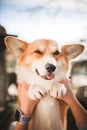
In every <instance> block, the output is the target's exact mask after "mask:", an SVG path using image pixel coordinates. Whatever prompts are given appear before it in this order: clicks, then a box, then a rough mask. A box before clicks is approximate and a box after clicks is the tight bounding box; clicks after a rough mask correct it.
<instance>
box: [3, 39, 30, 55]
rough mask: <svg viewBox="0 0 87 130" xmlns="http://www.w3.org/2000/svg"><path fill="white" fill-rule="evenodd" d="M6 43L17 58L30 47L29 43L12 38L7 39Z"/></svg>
mask: <svg viewBox="0 0 87 130" xmlns="http://www.w3.org/2000/svg"><path fill="white" fill-rule="evenodd" d="M4 42H5V45H6V47H7V48H8V50H9V51H10V52H11V53H12V54H14V55H15V56H16V57H19V56H20V55H21V54H22V53H23V52H24V51H25V49H26V48H27V46H28V45H29V44H28V43H26V42H24V41H22V40H19V39H17V38H16V37H12V36H7V37H5V39H4Z"/></svg>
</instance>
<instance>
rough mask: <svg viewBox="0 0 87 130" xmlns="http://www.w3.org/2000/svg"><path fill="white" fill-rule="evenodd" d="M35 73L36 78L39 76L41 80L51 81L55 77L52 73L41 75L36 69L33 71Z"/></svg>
mask: <svg viewBox="0 0 87 130" xmlns="http://www.w3.org/2000/svg"><path fill="white" fill-rule="evenodd" d="M35 71H36V74H37V75H38V76H40V77H41V78H42V79H45V80H52V79H54V78H55V75H54V74H53V73H48V74H46V75H41V74H40V73H39V71H38V69H35Z"/></svg>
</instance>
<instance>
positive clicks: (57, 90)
mask: <svg viewBox="0 0 87 130" xmlns="http://www.w3.org/2000/svg"><path fill="white" fill-rule="evenodd" d="M66 91H67V90H66V88H65V86H64V85H63V84H61V83H57V82H56V83H54V84H53V86H52V88H51V90H50V95H51V96H52V97H54V98H58V99H59V98H61V97H62V96H64V95H65V94H66Z"/></svg>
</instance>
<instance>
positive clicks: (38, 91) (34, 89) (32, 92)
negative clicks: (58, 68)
mask: <svg viewBox="0 0 87 130" xmlns="http://www.w3.org/2000/svg"><path fill="white" fill-rule="evenodd" d="M28 95H29V97H30V98H31V99H32V100H40V99H42V98H43V97H44V96H45V95H46V91H45V90H44V89H43V88H42V87H41V86H37V85H31V86H30V87H29V90H28Z"/></svg>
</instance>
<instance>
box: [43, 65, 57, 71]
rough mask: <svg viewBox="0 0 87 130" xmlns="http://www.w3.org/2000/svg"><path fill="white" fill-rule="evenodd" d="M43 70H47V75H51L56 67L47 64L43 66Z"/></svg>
mask: <svg viewBox="0 0 87 130" xmlns="http://www.w3.org/2000/svg"><path fill="white" fill-rule="evenodd" d="M45 68H46V70H47V71H48V72H49V73H52V72H54V71H55V69H56V66H55V65H53V64H49V63H47V64H46V65H45Z"/></svg>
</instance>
